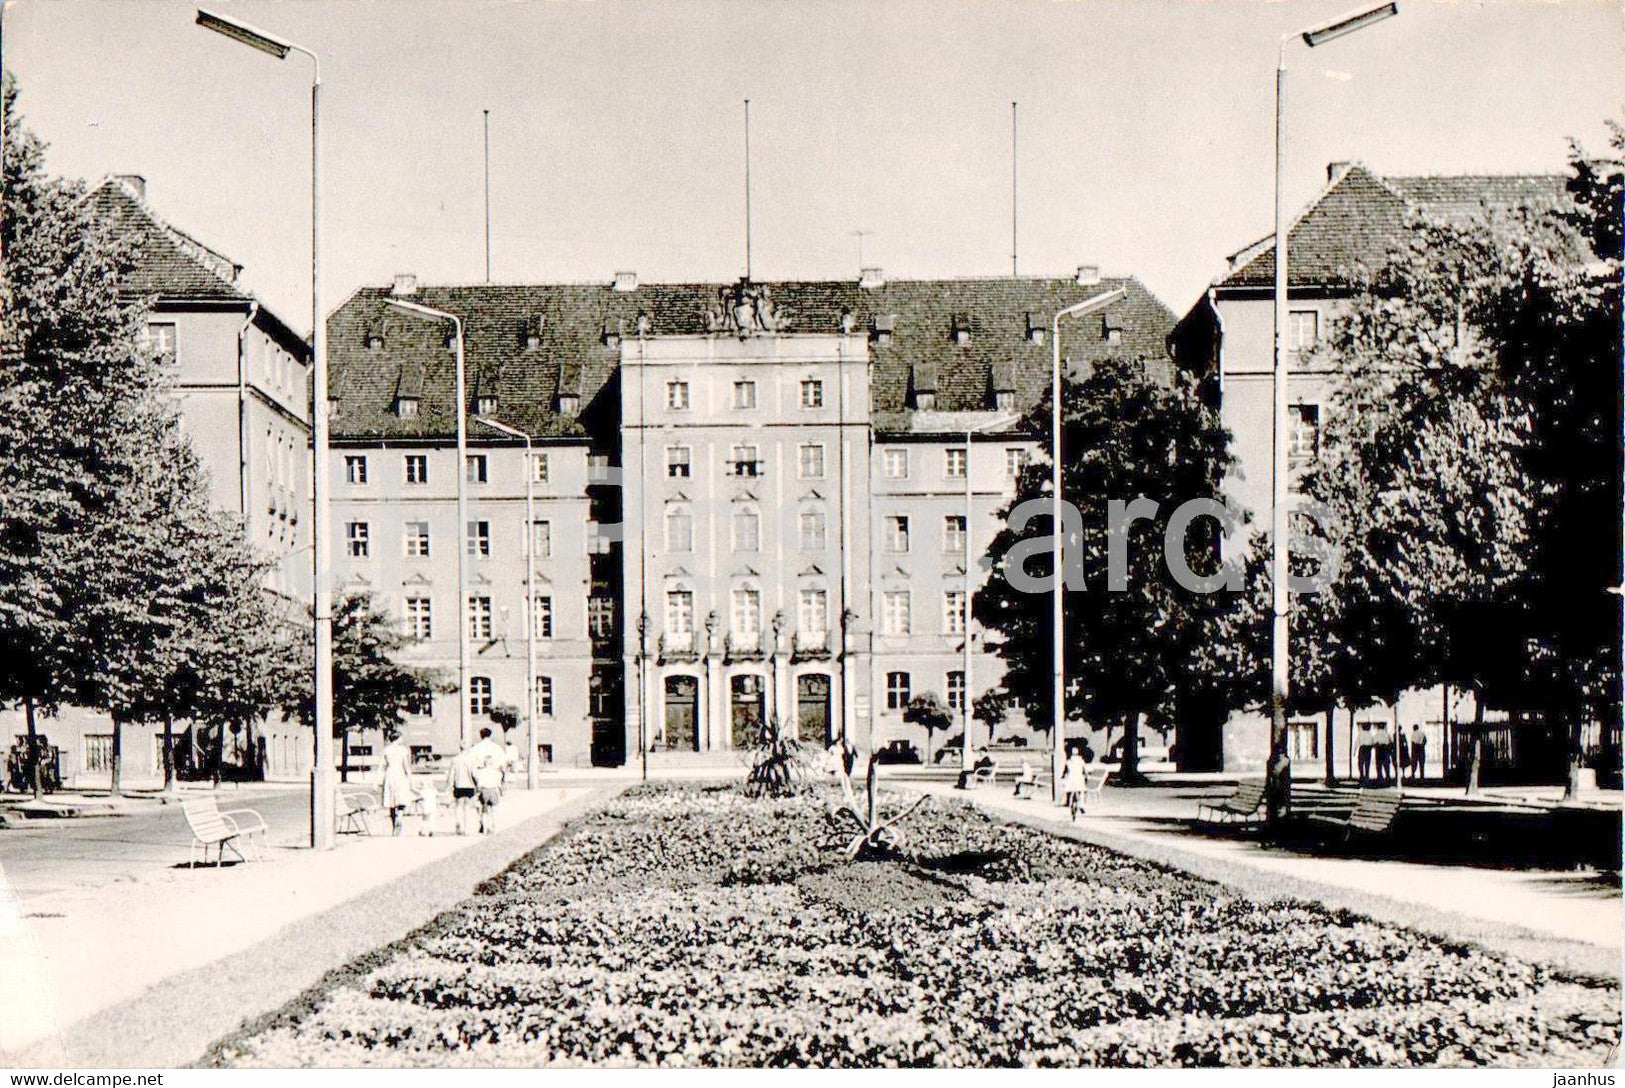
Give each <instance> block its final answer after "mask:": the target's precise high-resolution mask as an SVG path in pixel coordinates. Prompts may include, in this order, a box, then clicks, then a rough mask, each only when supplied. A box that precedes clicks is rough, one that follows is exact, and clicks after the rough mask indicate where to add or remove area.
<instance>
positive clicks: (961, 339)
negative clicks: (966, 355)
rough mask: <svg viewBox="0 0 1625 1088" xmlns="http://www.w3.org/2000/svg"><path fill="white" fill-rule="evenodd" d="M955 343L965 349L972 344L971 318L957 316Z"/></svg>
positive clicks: (954, 325) (955, 318)
mask: <svg viewBox="0 0 1625 1088" xmlns="http://www.w3.org/2000/svg"><path fill="white" fill-rule="evenodd" d="M952 332H953V338H954V343H955V344H958V345H959V346H960V347H964V346H965V345H966V344H969V343H970V318H969V317H968V316H966V315H965V314H955V315H954V323H953V329H952Z"/></svg>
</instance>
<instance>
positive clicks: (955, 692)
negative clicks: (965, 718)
mask: <svg viewBox="0 0 1625 1088" xmlns="http://www.w3.org/2000/svg"><path fill="white" fill-rule="evenodd" d="M947 680H948V683H947V688H948V709H949V710H964V709H965V672H964V670H963V669H950V670H949V671H948V677H947Z"/></svg>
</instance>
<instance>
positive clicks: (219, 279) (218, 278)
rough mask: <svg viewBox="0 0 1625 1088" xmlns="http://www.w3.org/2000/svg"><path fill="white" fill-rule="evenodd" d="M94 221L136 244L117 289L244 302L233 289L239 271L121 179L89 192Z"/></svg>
mask: <svg viewBox="0 0 1625 1088" xmlns="http://www.w3.org/2000/svg"><path fill="white" fill-rule="evenodd" d="M89 199H90V201H91V207H92V209H93V210H94V212H95V214H96V216H97V218H99V219H101V220H103V221H104V222H106V223H108V224H109V225H110V226H111V227H112V229H113V232H114V233H115V235H117V236H118V237H119V238H120V239H123V240H125V241H128V242H130V243H132V244H133V246H134V254H133V256H134V265H133V267H131V269H130V270H129V271H128V272H127V273H125V276H124V281H123V283H122V284H120V286H121V288H122V289H123V290H124V291H125V292H126V293H128V294H131V295H153V296H156V297H157V298H158V299H159V300H162V301H173V300H183V301H188V302H214V301H233V302H237V301H246V300H247V299H248V298H249V295H248V293H247V292H246V291H244V290H243V289H242V288H241V287H239V286H238V285H237V276H238V275H239V273H241V271H242V268H241V266H240V265H237V264H235V263H233V262H232V261H231V259H230V258H228V257H226V256H224V255H222V254H220V253H217V252H215V251H214V250H212V249H210V248H209V247H208V246H206V245H204V244H203V243H202V242H199V241H198V240H197V239H195V238H193V237H191V236H190V235H188V234H186V233H184V232H182V231H180V230H177V229H176V228H175V227H173V226H171V225H170V224H169V223H166V222H165V221H164V220H163V219H161V218H160V217H159V216H158V215H157V214H156V213H154V212H153V210H152V209H151V208H149V207H147V204H146V202H145V201H144V200H142V199H141V198H140V197H139V196H137V195H136V193H135V192H134V191H133V190H132V189H131V188H130V187H129V186H128V185H127V184H126V183H125V182H124V181H123V180H122V179H120V178H116V177H115V178H107V179H106V180H104V181H103V182H102V183H101V184H100V185H98V186H96V188H95V189H93V190H91V192H90V196H89Z"/></svg>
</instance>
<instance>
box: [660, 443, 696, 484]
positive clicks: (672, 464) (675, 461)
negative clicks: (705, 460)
mask: <svg viewBox="0 0 1625 1088" xmlns="http://www.w3.org/2000/svg"><path fill="white" fill-rule="evenodd" d="M691 469H692V461H691V454H690V453H689V449H688V447H687V446H667V447H666V475H667V476H673V477H678V476H681V477H686V476H687V475H688V474H689V472H690V470H691Z"/></svg>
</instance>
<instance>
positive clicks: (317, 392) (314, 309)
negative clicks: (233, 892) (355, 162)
mask: <svg viewBox="0 0 1625 1088" xmlns="http://www.w3.org/2000/svg"><path fill="white" fill-rule="evenodd" d="M197 25H198V26H201V27H203V28H204V29H206V30H212V31H214V32H215V33H216V34H222V35H224V36H225V37H227V38H230V39H231V40H232V41H234V42H238V43H240V44H242V45H246V46H248V47H250V48H252V49H258V50H259V51H260V52H262V53H269V54H270V55H271V56H273V57H275V58H276V59H277V60H283V59H285V58H286V57H287V55H288V54H289V53H303V54H304V55H305V56H307V57H309V58H310V63H311V77H310V335H311V341H312V345H311V370H312V371H313V373H312V383H311V384H312V389H311V406H310V416H311V433H310V448H311V487H310V499H311V519H310V532H311V543H312V548H311V555H312V559H311V583H312V584H311V598H312V600H311V617H312V622H313V624H314V628H315V630H314V641H315V648H316V654H315V662H316V668H315V676H314V677H313V683H314V689H315V692H314V693H315V704H316V705H315V713H314V714H313V716H312V717H313V724H314V727H315V734H316V735H315V738H314V740H315V754H314V763H315V766H314V767H313V768H312V769H311V780H310V845H311V847H312V849H316V850H329V849H332V846H333V836H334V832H335V820H336V808H337V806H336V783H335V782H334V780H333V596H332V592H331V587H330V586H329V584H328V583H329V581H330V576H329V573H328V572H329V570H330V569H331V567H332V540H331V534H330V533H329V532H328V517H329V513H330V510H329V506H330V495H329V481H328V467H329V466H328V463H327V324H326V322H324V321H323V320H322V289H321V282H322V279H321V250H322V216H321V193H322V186H321V176H322V170H321V162H322V159H321V116H322V62H321V58H319V57H318V56H317V55H316V54H315V53H314V52H312V51H311V50H309V49H306V48H305V47H304V46H302V45H298V44H296V43H294V42H290V41H284V40H283V39H281V38H278V37H276V36H275V35H273V34H267V33H266V32H265V31H263V30H260V29H258V28H257V27H252V26H249V25H248V24H247V23H244V22H241V21H239V20H236V19H231V18H228V17H227V16H224V15H219V14H217V13H215V12H212V11H206V10H205V9H203V8H199V9H197Z"/></svg>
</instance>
